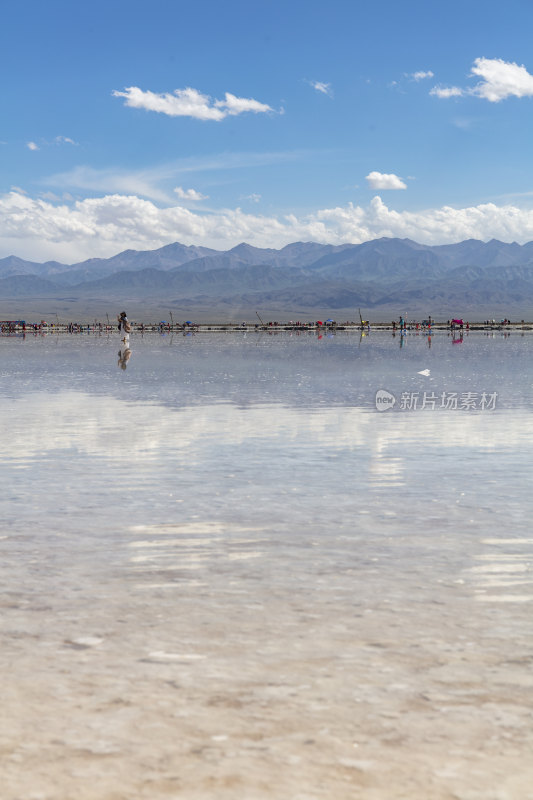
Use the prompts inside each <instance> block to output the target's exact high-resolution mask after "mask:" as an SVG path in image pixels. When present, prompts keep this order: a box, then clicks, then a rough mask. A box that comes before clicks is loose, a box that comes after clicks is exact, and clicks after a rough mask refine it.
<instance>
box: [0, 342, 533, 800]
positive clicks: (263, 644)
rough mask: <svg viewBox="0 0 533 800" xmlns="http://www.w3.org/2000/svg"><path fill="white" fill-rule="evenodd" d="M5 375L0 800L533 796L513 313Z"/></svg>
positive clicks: (532, 357)
mask: <svg viewBox="0 0 533 800" xmlns="http://www.w3.org/2000/svg"><path fill="white" fill-rule="evenodd" d="M0 375H1V380H0V410H1V413H0V434H1V435H0V453H1V458H0V478H1V485H2V487H3V491H2V494H1V496H0V520H1V523H2V524H1V529H0V555H1V560H0V564H1V572H2V582H1V594H0V602H1V604H2V615H1V624H0V645H1V646H0V660H1V664H2V675H3V680H2V688H1V696H2V725H1V726H0V753H1V756H2V757H1V764H0V779H1V784H2V787H3V790H2V797H3V798H5V800H21V799H22V798H23V799H24V800H67V798H68V799H69V800H70V798H73V797H76V800H119V799H122V798H128V800H136V799H137V798H143V800H144V798H146V800H159V799H160V798H186V799H187V800H207V799H208V798H209V799H211V798H216V799H217V800H219V798H223V799H225V798H228V800H229V799H230V798H231V800H236V799H237V800H241V798H242V800H263V799H264V798H274V800H315V799H316V800H318V799H319V798H320V799H321V798H328V800H329V799H330V798H335V800H348V798H350V800H353V798H364V799H365V800H367V798H368V800H390V798H395V800H396V798H409V799H410V800H422V799H423V800H427V798H431V799H432V800H448V799H449V800H452V798H455V799H456V800H518V798H519V799H520V800H528V799H531V798H533V788H532V787H533V767H532V766H531V752H532V750H533V724H532V723H533V710H532V709H533V703H532V699H533V673H532V666H533V624H532V604H531V601H532V599H533V574H532V563H533V532H532V529H531V523H530V520H531V519H532V518H533V491H532V485H531V477H530V463H531V457H532V453H533V413H532V399H533V335H532V334H528V333H524V334H519V333H513V334H511V335H510V336H508V335H504V334H503V333H500V332H494V333H491V334H485V333H472V332H471V333H470V334H468V335H466V334H465V336H464V338H459V337H457V336H456V337H455V338H454V337H452V336H451V335H449V334H447V333H446V332H439V333H437V334H435V335H434V336H433V337H431V338H429V337H428V336H426V335H423V334H415V333H414V332H412V333H408V334H407V335H405V336H399V335H396V336H392V335H391V333H390V332H383V333H374V332H371V333H370V334H369V335H364V336H360V335H359V333H342V332H339V333H337V335H331V334H330V335H324V336H317V335H316V334H315V333H314V332H313V333H303V334H300V335H291V334H290V333H281V334H276V335H270V334H268V333H266V332H264V333H261V332H255V331H250V332H238V333H237V332H232V333H227V334H222V333H218V334H214V333H213V334H209V333H201V334H197V335H194V334H190V333H189V335H186V336H183V335H181V334H178V335H173V336H172V335H159V334H156V333H154V334H145V335H144V336H141V335H140V334H132V335H131V337H130V341H129V346H126V345H124V344H123V343H121V341H120V338H119V335H118V333H116V332H115V333H112V334H109V335H106V334H102V335H97V334H93V333H90V334H77V335H69V334H55V335H45V336H41V335H35V336H34V335H29V336H26V337H25V338H22V337H17V336H5V337H0ZM383 398H384V399H383ZM380 399H381V401H382V402H380Z"/></svg>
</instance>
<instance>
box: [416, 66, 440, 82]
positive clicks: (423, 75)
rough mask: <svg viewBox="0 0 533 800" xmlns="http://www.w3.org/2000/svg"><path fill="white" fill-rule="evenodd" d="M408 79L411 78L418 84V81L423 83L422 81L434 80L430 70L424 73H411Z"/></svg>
mask: <svg viewBox="0 0 533 800" xmlns="http://www.w3.org/2000/svg"><path fill="white" fill-rule="evenodd" d="M410 77H411V78H412V79H413V80H414V81H417V82H418V81H423V80H425V79H426V78H434V77H435V76H434V74H433V72H431V70H430V69H428V70H426V71H424V70H419V71H418V72H412V73H411V76H410Z"/></svg>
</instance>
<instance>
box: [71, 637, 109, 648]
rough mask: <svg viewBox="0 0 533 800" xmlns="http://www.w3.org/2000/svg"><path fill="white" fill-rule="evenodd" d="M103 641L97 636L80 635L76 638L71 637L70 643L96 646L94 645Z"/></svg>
mask: <svg viewBox="0 0 533 800" xmlns="http://www.w3.org/2000/svg"><path fill="white" fill-rule="evenodd" d="M103 641H104V640H103V639H99V638H98V637H97V636H80V637H79V638H78V639H71V642H72V644H80V645H82V646H83V647H96V645H98V644H102V642H103Z"/></svg>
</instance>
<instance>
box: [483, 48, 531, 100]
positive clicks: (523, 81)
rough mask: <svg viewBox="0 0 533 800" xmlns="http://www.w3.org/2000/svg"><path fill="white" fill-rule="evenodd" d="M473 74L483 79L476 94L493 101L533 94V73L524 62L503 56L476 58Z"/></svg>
mask: <svg viewBox="0 0 533 800" xmlns="http://www.w3.org/2000/svg"><path fill="white" fill-rule="evenodd" d="M472 75H478V76H479V77H480V78H481V79H482V80H481V81H480V83H478V85H477V86H476V87H475V89H474V90H473V91H474V94H476V95H478V97H484V98H485V99H486V100H489V102H491V103H499V102H500V100H505V98H506V97H511V96H513V97H531V96H533V75H530V74H529V72H528V71H527V70H526V68H525V67H524V65H523V64H522V66H519V65H518V64H515V63H514V62H513V63H510V62H508V61H502V59H501V58H476V60H475V61H474V66H473V67H472Z"/></svg>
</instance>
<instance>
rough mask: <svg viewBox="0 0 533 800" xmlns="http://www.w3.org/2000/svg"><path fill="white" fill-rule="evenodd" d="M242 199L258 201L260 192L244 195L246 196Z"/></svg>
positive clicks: (252, 201)
mask: <svg viewBox="0 0 533 800" xmlns="http://www.w3.org/2000/svg"><path fill="white" fill-rule="evenodd" d="M243 199H244V200H249V201H250V202H251V203H259V202H260V200H261V195H260V194H256V192H252V194H248V195H246V197H245V198H243Z"/></svg>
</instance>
